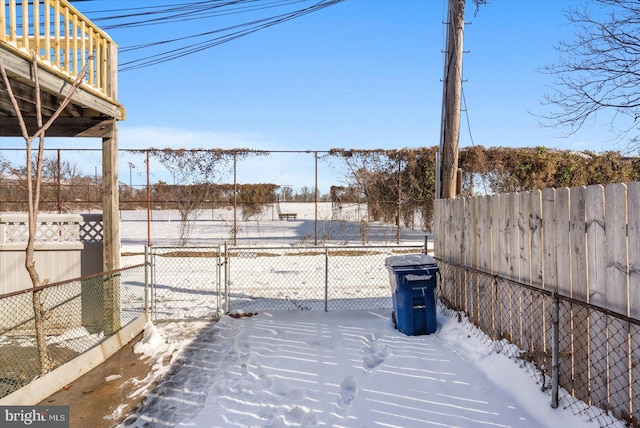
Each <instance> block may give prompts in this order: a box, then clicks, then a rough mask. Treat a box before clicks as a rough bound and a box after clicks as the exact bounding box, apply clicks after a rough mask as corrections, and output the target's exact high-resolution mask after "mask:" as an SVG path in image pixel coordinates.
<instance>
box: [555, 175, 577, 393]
mask: <svg viewBox="0 0 640 428" xmlns="http://www.w3.org/2000/svg"><path fill="white" fill-rule="evenodd" d="M569 199H570V191H569V189H568V188H566V187H563V188H560V189H556V247H557V248H556V250H557V252H556V255H557V266H558V270H557V278H558V294H559V295H561V296H566V297H570V296H571V257H570V254H571V244H570V241H569V222H570V217H569ZM571 345H572V343H571V306H570V305H569V304H567V303H566V301H562V302H561V305H560V347H559V348H560V349H559V352H560V359H559V363H560V377H559V379H560V385H562V386H563V387H564V388H565V389H567V390H568V391H569V392H571V393H573V364H572V362H573V361H572V358H571V356H572V349H571Z"/></svg>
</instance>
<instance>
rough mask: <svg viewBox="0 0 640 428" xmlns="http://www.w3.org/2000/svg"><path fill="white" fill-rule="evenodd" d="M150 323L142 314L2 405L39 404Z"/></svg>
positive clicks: (35, 381)
mask: <svg viewBox="0 0 640 428" xmlns="http://www.w3.org/2000/svg"><path fill="white" fill-rule="evenodd" d="M146 323H147V315H146V314H142V315H141V316H139V317H138V318H137V319H136V320H134V321H132V322H130V323H129V324H127V325H126V326H125V327H123V328H121V329H120V330H119V331H118V332H117V333H115V334H114V335H112V336H111V337H109V338H108V339H107V340H105V341H103V342H102V343H100V345H98V346H94V347H93V348H91V349H89V350H88V351H86V352H84V353H82V354H80V355H78V356H77V357H76V358H74V359H73V360H71V361H69V362H67V363H65V364H63V365H61V366H60V367H58V368H56V369H54V370H52V371H51V372H49V373H47V374H46V375H44V376H41V377H39V378H37V379H35V380H33V381H32V382H30V383H29V384H28V385H26V386H23V387H22V388H20V389H19V390H17V391H14V392H12V393H11V394H9V395H7V396H5V397H3V398H1V399H0V405H2V406H12V405H14V406H15V405H20V406H31V405H36V404H38V403H40V402H41V401H43V400H44V399H46V398H47V397H49V396H50V395H52V394H53V393H55V392H57V391H59V390H60V389H61V388H62V387H64V386H65V385H68V384H70V383H71V382H73V381H74V380H76V379H78V378H79V377H80V376H82V375H83V374H85V373H87V372H89V371H91V370H92V369H94V368H95V367H97V366H99V365H100V364H102V363H103V362H105V361H106V360H107V358H109V357H110V356H112V355H113V354H115V353H116V352H117V351H118V350H119V349H121V348H122V347H123V346H125V345H126V344H127V343H129V342H131V340H133V338H135V337H136V336H137V335H138V334H139V333H140V332H141V331H142V330H144V326H145V325H146Z"/></svg>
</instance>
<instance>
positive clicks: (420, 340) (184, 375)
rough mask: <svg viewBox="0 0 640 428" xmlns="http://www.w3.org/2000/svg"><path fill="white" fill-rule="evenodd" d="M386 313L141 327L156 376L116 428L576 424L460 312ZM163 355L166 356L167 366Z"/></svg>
mask: <svg viewBox="0 0 640 428" xmlns="http://www.w3.org/2000/svg"><path fill="white" fill-rule="evenodd" d="M390 315H391V314H390V312H389V311H386V310H380V311H367V310H358V311H344V312H321V311H289V312H287V311H270V312H261V313H258V314H256V315H253V316H251V317H242V318H239V319H236V318H232V317H230V316H224V317H222V319H221V320H220V321H219V322H218V323H204V322H197V323H194V322H191V323H185V322H183V323H167V324H160V325H158V326H153V325H148V326H147V329H146V330H145V338H144V339H143V341H142V342H140V343H139V344H138V345H137V349H136V350H137V352H140V353H143V354H145V355H148V356H150V357H151V358H152V359H155V361H156V366H155V368H154V372H153V373H152V375H151V377H153V378H157V379H158V382H159V384H158V385H157V387H156V388H155V389H153V390H151V391H147V390H145V389H144V387H143V388H142V389H141V390H140V393H145V394H148V396H147V398H146V400H145V401H144V403H143V405H142V406H141V408H139V409H138V411H137V412H135V413H134V414H131V415H129V417H128V418H127V419H126V420H125V421H124V422H123V423H122V424H121V427H167V426H178V427H287V426H294V427H311V426H327V427H421V426H447V427H477V426H488V427H523V426H527V427H560V426H562V427H582V426H597V424H593V425H592V424H589V422H588V421H586V420H585V419H584V417H582V416H576V415H574V414H573V413H572V412H571V411H569V410H563V409H562V406H561V407H560V408H558V409H556V410H554V409H552V408H551V407H550V405H549V403H550V397H549V394H548V393H545V392H543V391H541V387H540V385H538V384H537V383H536V381H535V380H534V379H533V378H532V377H531V376H530V375H529V374H527V373H526V372H525V371H524V370H523V369H522V368H521V367H520V366H519V365H518V364H517V363H515V362H514V361H513V360H510V359H508V358H507V357H506V356H504V355H501V354H498V353H496V352H493V351H492V350H491V349H489V348H488V347H487V346H486V345H485V344H484V343H482V342H481V341H480V340H479V339H478V338H477V337H476V336H475V335H473V334H470V331H469V327H467V326H466V324H464V323H459V322H458V320H457V319H456V318H449V317H446V316H443V315H440V314H439V315H438V331H437V332H436V333H435V334H433V335H429V336H405V335H404V334H402V333H399V332H398V331H396V330H395V329H394V328H393V325H392V323H391V320H390V318H391V317H390ZM163 361H164V363H163Z"/></svg>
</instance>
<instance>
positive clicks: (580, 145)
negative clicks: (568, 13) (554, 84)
mask: <svg viewBox="0 0 640 428" xmlns="http://www.w3.org/2000/svg"><path fill="white" fill-rule="evenodd" d="M266 1H267V0H265V2H266ZM158 3H162V2H161V1H159V0H138V1H136V2H135V3H132V2H125V1H84V2H76V3H74V4H75V6H76V7H77V8H78V9H79V10H80V11H82V12H84V13H86V14H87V15H88V16H90V17H91V11H92V10H100V9H105V8H107V9H108V8H113V7H114V6H121V7H131V5H132V4H135V5H136V6H143V5H152V4H158ZM165 3H175V1H169V0H167V1H166V2H165ZM576 3H577V1H564V0H546V1H545V0H537V1H534V0H511V1H507V0H493V1H490V2H489V4H488V5H486V6H483V7H481V8H480V10H479V12H478V14H477V16H474V12H475V6H474V5H473V3H472V2H471V1H470V0H467V11H466V21H467V22H469V23H470V24H469V25H467V26H466V29H465V40H464V45H465V50H467V51H469V52H468V53H466V54H465V55H464V79H465V83H464V93H465V100H466V107H467V111H466V112H463V115H462V131H461V138H460V145H461V146H462V147H464V146H468V145H471V144H472V143H475V144H476V145H483V146H512V147H522V146H536V145H544V146H548V147H553V148H560V149H571V150H586V149H588V150H594V151H603V150H609V149H620V150H621V149H623V148H624V146H623V145H622V144H616V143H613V142H612V141H611V137H610V136H609V134H608V133H607V128H606V124H593V125H590V126H589V128H587V129H585V130H583V131H582V132H580V133H579V134H578V135H575V136H572V137H569V138H559V137H558V136H559V135H561V134H562V131H561V130H555V129H549V128H543V127H540V126H539V125H538V120H537V119H536V117H534V116H533V115H531V114H530V113H529V112H531V111H533V112H544V111H545V110H544V109H545V107H544V106H542V105H541V104H540V102H541V99H542V97H543V94H544V93H545V92H549V87H548V86H549V84H550V83H551V80H550V76H546V75H543V74H541V73H539V72H538V71H537V69H540V68H542V67H544V66H545V65H548V64H550V63H552V62H554V61H557V60H558V58H559V56H558V55H559V54H558V52H557V51H556V50H555V49H554V45H556V44H557V43H558V41H560V40H563V39H568V38H571V37H572V36H573V33H574V28H571V27H567V25H566V24H567V20H566V18H565V16H564V15H563V11H564V10H566V9H567V7H569V6H570V5H571V4H576ZM308 4H309V3H307V5H308ZM289 9H291V8H289ZM269 13H270V12H268V11H262V12H260V13H259V14H258V15H246V16H244V15H240V16H236V17H226V18H215V19H210V20H207V21H191V22H188V23H175V24H171V25H168V26H155V27H141V28H136V29H133V30H131V29H114V30H108V33H109V34H110V35H111V36H112V38H113V39H114V40H115V41H116V43H117V44H118V45H119V46H120V47H121V48H125V47H127V46H130V45H135V44H138V43H143V42H146V41H157V40H160V39H163V38H166V37H176V36H183V35H188V34H193V33H195V32H199V31H206V30H211V29H215V28H222V27H224V26H226V25H228V24H229V23H230V22H236V23H237V22H245V21H247V20H249V19H252V18H253V17H255V16H262V17H264V16H268V15H269ZM445 19H446V2H445V0H346V1H344V2H342V3H340V4H337V5H335V6H332V7H329V8H327V9H324V10H321V11H319V12H316V13H313V14H310V15H307V16H304V17H301V18H298V19H296V20H293V21H289V22H286V23H283V24H280V25H276V26H274V27H271V28H268V29H265V30H262V31H259V32H256V33H254V34H251V35H249V36H246V37H242V38H239V39H237V40H234V41H231V42H229V43H226V44H222V45H220V46H217V47H214V48H212V49H209V50H206V51H203V52H200V53H197V54H194V55H191V56H187V57H183V58H181V59H178V60H175V61H172V62H168V63H164V64H159V65H155V66H152V67H149V68H143V69H139V70H133V71H127V72H122V73H120V76H119V93H120V96H119V99H120V101H121V102H122V104H123V105H124V106H125V108H126V111H127V117H126V121H124V122H122V123H121V124H120V147H121V148H147V147H163V148H164V147H173V148H180V147H184V148H201V147H202V148H213V147H222V148H234V147H246V148H252V149H268V150H289V149H291V150H312V151H313V150H328V149H330V148H335V147H340V148H346V149H349V148H357V149H376V148H384V149H393V148H403V147H419V146H436V145H438V143H439V134H440V121H441V102H442V82H441V79H442V74H443V73H442V71H443V54H442V50H443V49H444V34H445V32H444V31H445V30H444V25H443V22H444V21H445ZM140 55H141V53H139V52H135V53H133V54H131V55H129V54H126V53H121V55H120V62H121V63H123V62H125V61H127V60H129V59H131V58H132V57H139V56H140ZM467 114H468V118H467ZM467 120H468V124H467ZM472 140H473V141H472ZM48 145H49V146H50V147H51V146H56V147H61V146H62V147H67V146H68V147H73V146H74V145H75V146H79V145H82V146H83V147H86V146H87V145H86V143H80V142H78V141H72V142H65V143H61V142H59V141H53V140H49V143H48ZM96 147H97V148H98V147H99V143H96ZM253 167H255V166H251V168H253ZM123 168H124V167H123ZM123 168H121V174H123V175H124V174H125V170H126V175H127V177H128V173H129V170H128V169H127V168H124V169H123ZM281 168H282V167H281ZM305 168H309V167H308V166H306V167H305ZM285 169H286V168H285ZM267 178H269V177H267ZM276 180H279V183H280V184H285V183H282V181H283V180H284V181H287V180H289V181H294V182H295V180H297V178H296V177H295V176H292V177H291V178H289V177H287V178H285V177H277V178H276ZM123 181H126V180H123ZM136 181H139V180H136ZM286 184H290V183H286ZM307 185H309V186H312V185H313V182H309V183H308V184H307Z"/></svg>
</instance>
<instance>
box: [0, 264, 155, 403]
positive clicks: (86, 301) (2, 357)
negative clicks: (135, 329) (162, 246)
mask: <svg viewBox="0 0 640 428" xmlns="http://www.w3.org/2000/svg"><path fill="white" fill-rule="evenodd" d="M145 272H146V265H144V264H142V265H137V266H132V267H129V268H125V269H120V270H117V271H113V272H107V273H105V274H101V275H92V276H88V277H84V278H79V279H73V280H69V281H63V282H59V283H55V284H50V285H48V286H45V287H41V288H40V289H39V290H41V291H40V292H39V299H40V301H41V302H42V313H43V317H44V319H45V321H44V327H45V336H46V348H47V351H48V354H49V356H50V358H51V360H52V362H53V368H56V367H58V366H61V365H62V364H64V363H66V362H68V361H70V360H72V359H73V358H75V357H76V356H78V355H79V354H81V353H83V352H85V351H87V350H88V349H90V348H92V347H94V346H96V345H98V344H99V343H101V342H102V341H104V340H105V339H107V338H108V337H109V330H110V329H111V328H112V327H113V320H114V318H115V319H116V320H117V323H118V324H119V326H121V327H122V326H125V325H127V324H129V323H130V322H132V321H134V320H135V319H137V318H138V317H139V316H140V315H141V314H143V313H144V311H145V288H146V285H145V284H146V273H145ZM114 281H116V283H117V288H118V289H119V291H120V293H119V296H120V298H119V301H118V302H111V301H109V296H110V295H111V293H105V292H104V290H105V285H106V284H108V285H109V286H110V287H113V286H114ZM33 299H34V292H33V290H23V291H19V292H15V293H10V294H6V295H3V296H0V350H1V352H0V398H2V397H4V396H6V395H9V394H10V393H12V392H13V391H16V390H18V389H20V388H21V387H22V386H24V385H26V384H28V383H29V382H31V381H32V380H33V379H34V378H36V377H37V376H39V375H40V374H41V369H40V360H39V354H38V349H37V343H36V333H35V330H36V328H35V316H34V305H33ZM105 307H115V308H119V313H118V314H116V316H115V317H113V316H106V314H105V311H104V308H105ZM107 318H108V320H107ZM105 324H108V325H109V327H107V328H105ZM105 330H106V331H107V334H105Z"/></svg>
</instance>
